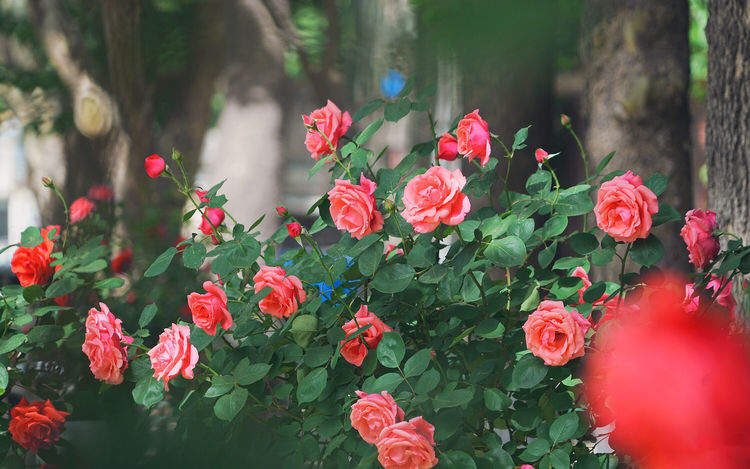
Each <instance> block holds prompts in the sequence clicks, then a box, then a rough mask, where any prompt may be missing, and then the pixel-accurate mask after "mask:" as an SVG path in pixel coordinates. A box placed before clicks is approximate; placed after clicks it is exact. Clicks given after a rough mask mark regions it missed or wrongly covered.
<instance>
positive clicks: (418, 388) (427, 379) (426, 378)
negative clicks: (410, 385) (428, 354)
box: [414, 368, 440, 394]
mask: <svg viewBox="0 0 750 469" xmlns="http://www.w3.org/2000/svg"><path fill="white" fill-rule="evenodd" d="M438 383H440V373H439V372H438V371H437V370H436V369H434V368H430V369H429V370H427V371H425V372H424V373H423V374H422V376H420V377H419V379H418V380H417V384H415V385H414V391H415V392H416V393H417V394H427V393H428V392H430V391H432V390H433V389H435V387H436V386H437V385H438Z"/></svg>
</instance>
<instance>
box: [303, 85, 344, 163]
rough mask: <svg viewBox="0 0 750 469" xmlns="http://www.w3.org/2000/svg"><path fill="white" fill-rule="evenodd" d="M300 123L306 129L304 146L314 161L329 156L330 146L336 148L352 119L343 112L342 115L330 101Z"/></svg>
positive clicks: (304, 117)
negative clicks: (302, 123)
mask: <svg viewBox="0 0 750 469" xmlns="http://www.w3.org/2000/svg"><path fill="white" fill-rule="evenodd" d="M302 121H303V122H304V123H305V127H307V135H306V136H305V146H306V147H307V150H308V151H309V152H310V157H311V158H312V159H314V160H319V159H320V158H321V157H324V156H328V155H330V154H331V153H332V152H333V151H332V150H331V146H333V148H336V146H337V145H338V143H339V139H340V138H341V136H342V135H344V134H345V133H346V131H347V130H349V127H351V125H352V117H351V116H350V115H349V113H348V112H344V113H343V114H342V113H341V109H339V108H338V107H337V106H336V105H335V104H333V102H332V101H331V100H330V99H329V100H328V103H327V104H326V105H325V107H322V108H320V109H316V110H314V111H313V112H311V113H310V115H309V116H304V115H303V116H302ZM313 126H314V127H315V128H313ZM316 129H317V130H316ZM321 134H323V135H325V137H324V136H323V135H321ZM329 142H330V144H329Z"/></svg>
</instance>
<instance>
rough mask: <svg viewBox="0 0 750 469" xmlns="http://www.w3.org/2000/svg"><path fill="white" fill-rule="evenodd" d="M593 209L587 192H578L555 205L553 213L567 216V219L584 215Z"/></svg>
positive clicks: (562, 198)
mask: <svg viewBox="0 0 750 469" xmlns="http://www.w3.org/2000/svg"><path fill="white" fill-rule="evenodd" d="M593 209H594V202H592V201H591V197H589V194H588V193H587V192H578V193H575V194H572V195H568V196H565V197H562V196H560V199H559V200H558V201H557V204H556V205H555V212H556V213H557V214H558V215H567V216H569V217H572V216H576V215H584V214H586V213H589V212H590V211H592V210H593Z"/></svg>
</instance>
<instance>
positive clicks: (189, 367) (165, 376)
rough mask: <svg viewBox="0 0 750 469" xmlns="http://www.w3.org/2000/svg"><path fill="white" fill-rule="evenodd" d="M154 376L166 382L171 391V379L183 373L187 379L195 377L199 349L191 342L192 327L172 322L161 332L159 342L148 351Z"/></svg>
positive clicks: (167, 388)
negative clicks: (194, 370) (169, 327)
mask: <svg viewBox="0 0 750 469" xmlns="http://www.w3.org/2000/svg"><path fill="white" fill-rule="evenodd" d="M148 356H149V358H151V368H153V370H154V378H156V379H157V381H158V380H161V381H163V382H164V389H165V390H167V391H169V380H170V379H172V378H174V377H175V376H177V375H179V374H182V377H183V378H185V379H193V368H195V364H196V363H198V349H196V348H195V346H194V345H192V344H191V343H190V328H189V327H188V326H183V325H177V324H172V328H171V329H164V332H162V333H161V334H159V343H158V344H157V345H156V346H155V347H154V348H152V349H151V350H149V351H148Z"/></svg>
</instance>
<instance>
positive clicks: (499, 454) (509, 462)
mask: <svg viewBox="0 0 750 469" xmlns="http://www.w3.org/2000/svg"><path fill="white" fill-rule="evenodd" d="M484 456H485V457H486V458H487V459H489V460H490V461H491V463H492V464H493V466H492V468H493V469H513V468H514V467H515V464H514V463H513V458H511V457H510V454H508V452H507V451H505V450H504V449H502V448H492V449H491V450H489V451H488V452H486V453H484Z"/></svg>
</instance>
